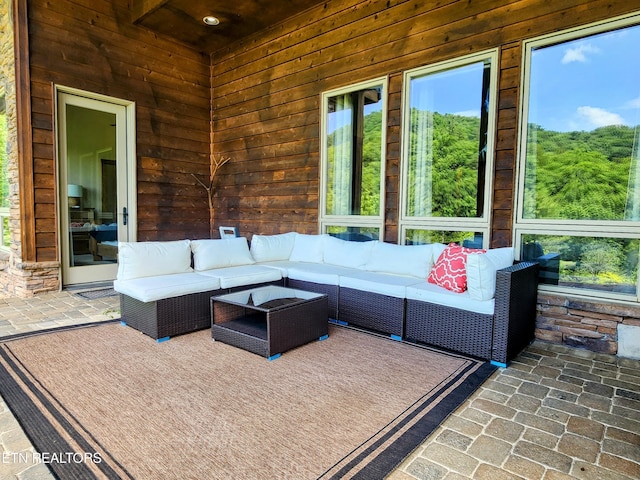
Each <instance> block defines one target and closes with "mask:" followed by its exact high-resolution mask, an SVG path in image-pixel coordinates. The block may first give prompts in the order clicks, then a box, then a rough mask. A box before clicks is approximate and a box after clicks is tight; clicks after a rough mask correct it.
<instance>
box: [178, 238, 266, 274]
mask: <svg viewBox="0 0 640 480" xmlns="http://www.w3.org/2000/svg"><path fill="white" fill-rule="evenodd" d="M191 250H192V251H193V266H194V268H195V269H196V271H197V272H201V271H203V270H211V269H212V268H224V267H235V266H236V265H250V264H252V263H256V262H255V260H254V259H253V257H252V256H251V253H250V252H249V244H248V243H247V239H246V238H244V237H236V238H223V239H220V240H218V239H213V240H193V241H192V242H191Z"/></svg>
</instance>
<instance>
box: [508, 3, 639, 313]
mask: <svg viewBox="0 0 640 480" xmlns="http://www.w3.org/2000/svg"><path fill="white" fill-rule="evenodd" d="M638 23H640V16H637V15H636V16H628V17H624V18H619V19H616V20H614V21H611V22H606V23H602V24H598V25H592V26H590V27H587V28H581V29H576V30H572V31H569V32H562V33H559V34H555V35H552V36H548V37H544V38H541V39H535V40H531V41H529V42H525V44H524V60H523V94H522V98H523V102H522V103H523V113H522V115H521V119H522V125H521V129H520V131H521V137H520V152H519V169H520V175H519V184H518V191H519V194H518V209H517V218H516V225H515V229H514V230H515V236H516V238H515V242H516V246H517V247H518V248H519V252H520V258H522V259H538V258H542V262H541V266H542V267H543V268H542V269H541V278H540V280H541V284H542V285H543V288H544V286H547V287H546V288H548V289H551V290H556V291H564V292H566V293H574V294H575V293H578V294H581V295H586V296H590V297H606V298H617V299H621V300H633V301H637V300H638V288H637V285H638V255H639V253H640V249H639V248H640V150H639V143H640V86H639V84H638V78H640V51H638V49H637V45H639V44H640V25H638ZM548 262H550V263H548Z"/></svg>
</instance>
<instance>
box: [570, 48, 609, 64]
mask: <svg viewBox="0 0 640 480" xmlns="http://www.w3.org/2000/svg"><path fill="white" fill-rule="evenodd" d="M592 53H594V54H595V53H600V49H599V48H598V47H594V46H593V45H591V44H589V43H582V44H580V45H578V46H577V47H576V48H569V49H568V50H567V51H565V52H564V56H563V57H562V63H563V64H566V63H572V62H583V63H584V62H586V61H587V55H588V54H592Z"/></svg>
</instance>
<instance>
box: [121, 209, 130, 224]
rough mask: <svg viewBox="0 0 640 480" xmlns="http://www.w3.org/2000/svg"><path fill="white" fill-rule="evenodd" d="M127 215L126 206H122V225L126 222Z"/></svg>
mask: <svg viewBox="0 0 640 480" xmlns="http://www.w3.org/2000/svg"><path fill="white" fill-rule="evenodd" d="M128 217H129V214H128V213H127V207H122V224H123V225H126V224H127V218H128Z"/></svg>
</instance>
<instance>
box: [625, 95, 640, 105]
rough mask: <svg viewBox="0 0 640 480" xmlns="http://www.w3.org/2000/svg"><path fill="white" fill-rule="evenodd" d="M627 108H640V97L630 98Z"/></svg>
mask: <svg viewBox="0 0 640 480" xmlns="http://www.w3.org/2000/svg"><path fill="white" fill-rule="evenodd" d="M625 107H626V108H640V97H638V98H634V99H633V100H629V101H628V102H627V103H626V105H625Z"/></svg>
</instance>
